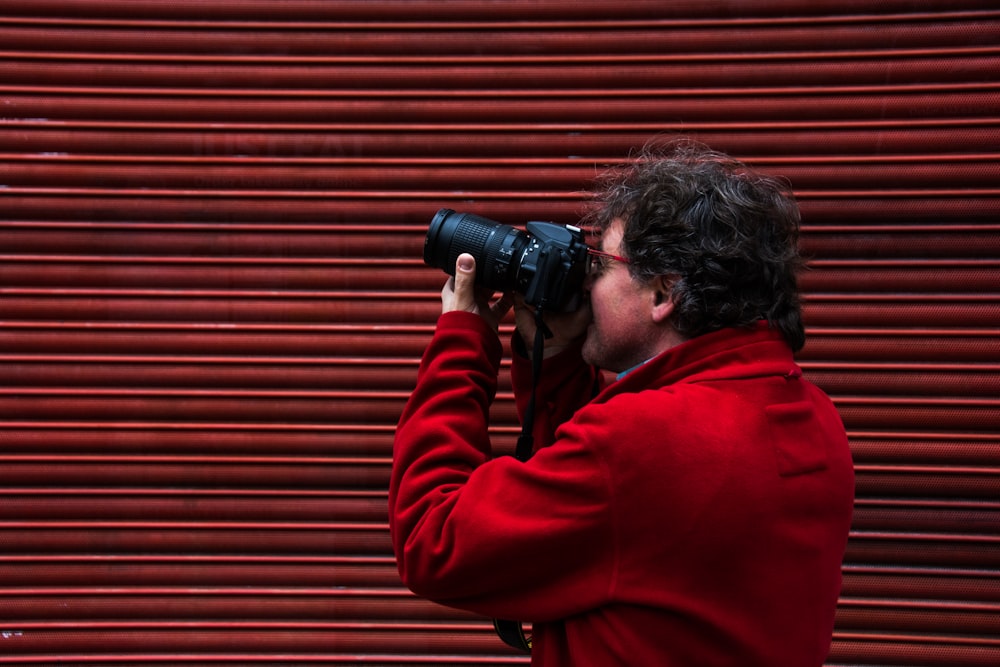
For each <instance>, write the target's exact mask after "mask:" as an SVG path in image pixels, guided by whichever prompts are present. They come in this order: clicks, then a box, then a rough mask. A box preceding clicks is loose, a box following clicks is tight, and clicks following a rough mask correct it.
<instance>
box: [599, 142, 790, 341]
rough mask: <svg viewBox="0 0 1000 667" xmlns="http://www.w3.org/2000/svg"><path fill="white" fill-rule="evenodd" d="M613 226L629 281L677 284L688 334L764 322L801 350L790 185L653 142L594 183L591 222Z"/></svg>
mask: <svg viewBox="0 0 1000 667" xmlns="http://www.w3.org/2000/svg"><path fill="white" fill-rule="evenodd" d="M616 219H621V220H622V221H623V223H624V234H623V237H622V242H621V248H620V250H621V253H622V254H623V255H624V256H625V257H627V258H628V259H629V261H630V264H629V271H630V273H631V274H632V277H633V278H634V279H636V280H643V281H648V280H651V279H653V278H655V277H658V276H667V277H669V278H670V279H671V280H672V281H673V283H672V284H673V291H672V299H673V302H674V307H675V310H674V314H673V320H672V322H673V325H674V327H675V328H676V329H677V331H678V333H680V335H681V336H683V337H685V338H687V339H690V338H694V337H695V336H699V335H701V334H705V333H709V332H711V331H716V330H719V329H722V328H726V327H750V326H752V325H753V324H754V323H755V322H757V321H758V320H761V319H765V320H767V322H768V323H769V325H770V326H771V327H772V328H776V329H778V330H779V331H780V332H781V333H782V335H783V336H784V337H785V340H786V341H787V342H788V344H789V346H791V348H792V350H793V351H798V350H799V349H801V348H802V346H803V344H804V343H805V329H804V327H803V324H802V311H801V305H800V302H799V295H798V284H797V273H798V271H799V269H800V268H801V267H802V264H803V262H802V260H801V258H800V255H799V249H798V234H799V219H800V216H799V209H798V205H797V204H796V203H795V200H794V199H793V197H792V194H791V191H790V187H789V186H788V184H787V183H785V182H783V181H781V180H778V179H776V178H772V177H770V176H766V175H764V174H760V173H758V172H755V171H753V170H752V169H750V168H749V167H748V166H747V165H745V164H744V163H742V162H740V161H739V160H736V159H734V158H732V157H730V156H728V155H725V154H723V153H719V152H716V151H713V150H711V149H709V148H708V147H707V146H704V145H703V144H700V143H698V142H695V141H692V140H688V139H680V140H673V141H670V142H668V143H665V144H660V145H657V144H649V145H647V146H646V147H645V148H644V149H643V150H642V152H641V154H640V155H638V156H637V158H636V159H634V160H630V161H629V162H627V163H625V164H623V165H621V166H618V167H613V168H611V169H610V170H608V171H607V172H606V173H605V174H604V175H603V176H601V177H600V178H599V179H598V181H597V187H596V188H595V193H594V208H593V209H592V210H591V211H590V213H588V215H587V222H588V223H589V224H591V225H592V226H593V227H594V228H595V230H596V231H599V232H603V231H604V230H606V229H607V228H608V227H609V226H610V225H611V224H612V223H613V222H614V221H615V220H616Z"/></svg>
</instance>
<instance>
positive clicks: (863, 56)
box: [0, 29, 1000, 92]
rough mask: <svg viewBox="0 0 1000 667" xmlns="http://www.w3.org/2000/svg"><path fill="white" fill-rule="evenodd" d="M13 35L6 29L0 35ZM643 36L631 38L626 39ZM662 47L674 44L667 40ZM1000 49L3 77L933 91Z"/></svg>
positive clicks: (101, 62)
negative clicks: (889, 86) (909, 87)
mask: <svg viewBox="0 0 1000 667" xmlns="http://www.w3.org/2000/svg"><path fill="white" fill-rule="evenodd" d="M2 33H3V30H2V29H0V35H2ZM631 37H637V38H639V37H641V36H640V35H635V34H632V35H627V36H624V38H631ZM660 39H669V37H667V36H665V35H663V34H662V33H660ZM998 62H1000V50H997V49H995V48H990V47H982V48H980V49H970V48H968V47H962V48H960V49H947V48H943V49H936V50H921V51H905V50H903V51H892V50H886V49H879V50H877V51H861V52H858V51H848V50H843V49H837V50H835V51H827V52H825V53H817V52H815V51H803V52H798V53H795V52H788V51H782V52H780V53H767V52H763V53H753V54H746V53H733V54H728V55H725V56H720V55H713V56H711V57H702V58H697V57H696V56H693V55H692V54H681V55H670V54H663V55H647V56H642V55H630V56H617V57H614V56H605V55H600V54H594V55H590V56H581V57H578V58H568V57H566V56H565V55H557V56H552V55H548V56H528V57H522V58H518V57H516V56H507V57H504V58H488V57H487V58H484V57H465V58H448V57H441V56H428V57H416V58H415V57H406V56H405V55H403V54H397V55H396V56H394V57H391V58H384V59H375V58H367V59H359V58H357V57H335V56H334V57H329V56H327V57H309V58H289V57H275V58H273V59H269V60H268V59H251V58H247V57H243V58H239V59H227V58H225V57H219V56H205V57H202V58H198V59H197V60H195V59H191V60H187V61H185V60H178V59H171V60H166V61H164V60H157V59H150V58H148V57H146V56H142V55H131V56H130V57H129V58H128V59H127V60H125V59H122V60H116V59H113V58H108V56H107V55H106V54H101V55H96V54H95V55H90V56H88V55H87V54H80V55H76V54H73V55H71V56H64V57H62V58H52V57H47V58H43V59H38V58H36V57H34V55H33V54H32V53H31V52H30V51H29V52H23V53H17V52H14V53H9V52H8V53H7V54H6V59H5V60H4V61H3V62H2V63H0V78H2V80H3V81H4V82H5V83H6V84H8V85H18V86H26V87H27V86H31V87H39V86H46V87H56V86H59V87H62V86H65V87H83V86H87V87H94V88H102V89H106V88H109V87H116V88H131V87H143V88H157V87H165V88H195V89H199V88H204V89H206V90H219V89H222V88H230V89H233V90H239V91H240V92H243V91H250V90H266V89H272V90H277V91H281V90H289V89H300V90H301V89H314V90H329V89H337V90H371V89H386V88H391V89H393V90H400V91H405V90H413V89H421V88H424V89H426V88H434V87H436V86H438V85H439V84H440V82H441V81H448V83H449V84H450V85H451V86H454V87H456V88H462V89H464V90H477V89H483V88H495V87H497V86H498V85H503V86H507V87H518V88H520V89H522V90H549V91H555V90H559V89H577V88H587V87H594V86H600V87H602V88H604V89H606V90H609V91H611V90H615V89H627V88H650V87H690V88H695V87H700V88H703V87H708V86H718V87H726V88H731V87H737V86H739V87H747V86H760V87H774V86H795V85H803V84H806V85H808V84H811V83H812V82H813V81H817V80H820V81H824V82H825V83H826V85H828V86H831V87H836V86H843V85H850V84H856V85H871V84H883V83H885V82H886V81H892V82H893V83H894V84H895V85H900V84H925V83H927V82H930V81H948V82H951V83H958V82H962V81H966V82H984V81H992V80H995V79H996V77H997V67H996V66H997V63H998Z"/></svg>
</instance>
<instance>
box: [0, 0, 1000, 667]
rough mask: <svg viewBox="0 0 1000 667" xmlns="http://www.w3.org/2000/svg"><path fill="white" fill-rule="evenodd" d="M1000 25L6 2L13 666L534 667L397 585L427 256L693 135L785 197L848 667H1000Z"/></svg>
mask: <svg viewBox="0 0 1000 667" xmlns="http://www.w3.org/2000/svg"><path fill="white" fill-rule="evenodd" d="M998 35H1000V10H998V9H997V7H996V4H995V2H992V1H975V0H952V1H950V2H923V1H919V0H909V1H904V0H883V1H881V2H860V1H854V2H851V1H844V0H840V1H838V2H826V1H823V2H806V1H805V0H797V1H793V0H753V1H748V2H742V3H730V2H713V1H711V0H709V1H706V2H698V3H664V2H658V1H657V2H649V1H645V0H638V1H635V2H627V3H611V2H597V1H593V0H579V1H576V2H529V1H528V0H511V1H510V2H492V3H491V2H482V1H481V0H476V1H472V0H435V1H433V2H424V1H423V0H416V1H413V2H402V1H387V0H374V1H371V2H364V3H360V2H319V1H310V0H291V1H288V2H274V1H273V0H267V1H260V0H245V1H243V2H232V1H230V2H226V1H223V0H204V1H202V0H199V1H194V0H172V1H161V0H136V1H125V0H102V1H101V2H93V1H73V0H61V1H59V0H37V1H36V0H33V1H30V2H29V1H28V0H22V1H0V362H2V363H0V493H2V495H3V502H2V503H0V664H3V665H7V664H24V665H28V664H39V663H46V662H56V661H59V660H63V661H69V662H73V663H74V664H123V663H156V662H158V663H163V664H223V663H225V664H344V663H354V662H366V663H367V664H386V665H389V664H392V665H401V664H435V665H440V664H470V665H471V664H479V665H485V664H490V665H500V664H510V663H521V662H524V660H523V658H520V657H517V656H515V655H512V654H511V652H510V651H508V650H507V649H506V648H505V647H504V646H503V645H502V644H501V643H500V642H499V640H497V639H496V638H495V636H494V635H493V633H492V629H491V628H490V626H489V623H488V622H486V621H483V620H482V619H478V618H474V617H470V616H468V615H466V614H462V613H459V612H454V611H450V610H447V609H444V608H441V607H438V606H435V605H433V604H430V603H427V602H424V601H422V600H419V599H417V598H415V597H413V596H412V595H411V594H409V593H408V592H407V591H406V590H405V589H403V588H402V587H401V586H400V584H399V582H398V579H397V577H396V574H395V568H394V564H393V560H392V556H391V549H390V546H389V539H388V530H387V525H386V514H385V495H386V486H387V479H388V471H389V467H390V456H391V441H392V435H393V427H394V424H395V421H396V419H397V417H398V414H399V412H400V410H401V409H402V405H403V402H404V400H405V399H406V397H407V396H408V393H409V389H410V388H411V387H412V384H413V381H414V374H415V369H416V365H417V361H418V358H419V356H420V353H421V351H422V349H423V346H424V344H425V342H426V340H427V338H428V336H429V334H430V331H431V330H432V327H433V324H434V321H435V318H436V315H437V312H438V309H439V303H438V292H439V290H440V286H441V283H442V280H443V274H442V273H441V272H440V271H438V270H436V269H429V268H426V267H424V266H423V265H422V262H421V246H422V240H423V235H424V232H425V231H426V228H427V224H428V223H429V221H430V218H431V216H432V215H433V213H434V211H436V210H437V209H438V208H440V207H442V206H448V207H451V208H455V209H459V210H468V211H474V212H477V213H480V214H483V215H487V216H489V217H491V218H494V219H496V220H500V221H503V222H507V223H510V224H520V223H522V222H524V221H526V220H528V219H540V220H555V221H558V222H573V221H575V219H576V215H577V213H578V212H579V211H580V209H581V204H582V196H581V194H580V193H581V190H583V189H584V188H585V187H586V186H587V183H588V181H589V179H590V178H591V177H592V176H593V175H594V174H595V173H596V172H597V171H599V170H600V168H601V167H602V166H603V165H606V164H609V163H611V162H614V161H616V160H619V159H621V158H622V157H624V156H625V155H626V154H627V153H628V151H629V150H630V149H632V148H634V147H636V146H638V145H641V144H642V143H644V142H645V141H646V140H647V139H649V138H650V137H651V136H653V135H656V134H660V133H673V132H684V133H690V134H694V135H695V136H697V137H699V138H701V139H703V140H704V141H706V142H708V143H709V144H711V145H712V146H713V147H716V148H718V149H721V150H725V151H729V152H732V153H734V154H736V155H738V156H740V157H742V158H744V159H746V160H748V161H750V162H752V163H755V164H757V165H759V166H760V167H762V168H764V169H766V170H768V171H772V172H774V173H778V174H782V175H784V176H786V177H788V178H789V179H790V180H791V182H792V184H793V187H794V189H795V191H796V195H797V197H798V198H799V200H800V202H801V206H802V209H803V217H804V221H803V244H804V248H805V250H806V252H807V253H808V254H810V255H811V256H812V257H813V261H812V269H811V271H810V272H809V273H808V274H807V275H806V276H805V277H804V280H803V288H804V292H805V309H806V317H807V325H808V333H809V342H808V343H807V345H806V348H805V349H804V350H803V352H802V354H801V355H800V359H801V363H802V364H803V366H804V368H805V369H806V372H807V373H808V374H809V376H811V377H812V378H813V379H814V380H816V381H817V382H818V383H819V384H820V385H822V386H823V387H824V388H825V389H826V390H827V391H828V392H829V393H830V394H831V395H832V396H833V397H834V400H835V401H836V403H837V406H838V408H839V409H840V411H841V414H842V415H843V417H844V420H845V423H846V425H847V428H848V430H849V433H850V438H851V444H852V447H853V451H854V455H855V460H856V464H857V474H858V499H857V509H856V518H855V524H854V529H853V533H852V537H851V543H850V546H849V549H848V554H847V558H846V562H845V565H844V574H845V580H844V590H843V597H842V600H841V604H840V609H839V613H838V622H837V631H836V636H835V638H834V642H833V648H832V653H831V656H830V660H829V664H830V665H913V666H917V665H920V666H923V665H928V666H930V665H942V666H948V667H952V666H958V665H983V666H985V665H996V664H1000V622H998V620H997V619H998V618H1000V500H998V499H1000V410H998V404H1000V400H998V396H1000V391H998V389H1000V382H998V377H1000V375H998V372H997V371H998V368H1000V350H998V347H1000V344H998V340H1000V338H998V333H1000V317H998V315H1000V308H998V303H1000V289H998V285H1000V281H998V271H997V269H998V266H1000V234H998V232H1000V216H998V214H1000V166H998V155H1000V113H998V109H1000V39H998ZM495 413H496V414H495V418H496V422H495V427H494V435H495V438H496V440H497V441H498V442H499V443H500V444H501V446H503V447H509V446H512V443H513V438H514V435H515V432H516V424H515V422H514V409H513V405H512V400H511V396H510V394H509V391H508V390H507V389H506V388H504V390H502V392H501V395H500V397H499V400H498V402H497V406H496V410H495ZM484 576H488V574H484ZM780 594H781V592H780V591H775V595H780Z"/></svg>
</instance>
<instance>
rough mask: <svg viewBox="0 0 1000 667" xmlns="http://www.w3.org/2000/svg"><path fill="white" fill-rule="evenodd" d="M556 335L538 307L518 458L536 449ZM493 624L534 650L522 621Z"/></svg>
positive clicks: (512, 642) (515, 643)
mask: <svg viewBox="0 0 1000 667" xmlns="http://www.w3.org/2000/svg"><path fill="white" fill-rule="evenodd" d="M551 337H552V331H551V330H549V328H548V327H547V326H546V325H545V322H544V321H543V319H542V310H541V309H540V308H539V309H536V310H535V342H534V345H533V347H532V351H531V396H530V397H529V398H528V405H527V407H526V408H525V409H524V419H522V420H521V435H520V436H518V438H517V447H516V448H515V450H514V458H516V459H517V460H518V461H522V462H523V461H527V460H528V459H530V458H531V455H532V453H533V451H534V449H535V437H534V436H533V435H532V431H533V430H534V425H535V401H536V394H538V379H539V377H541V375H542V358H543V357H544V356H545V339H546V338H551ZM493 628H494V629H495V630H496V633H497V635H498V636H499V637H500V639H502V640H503V642H504V643H505V644H507V646H511V647H513V648H516V649H518V650H519V651H524V652H525V653H531V637H530V636H529V635H526V634H525V633H524V627H523V626H522V625H521V621H508V620H504V619H499V618H496V619H493Z"/></svg>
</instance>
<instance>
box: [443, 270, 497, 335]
mask: <svg viewBox="0 0 1000 667" xmlns="http://www.w3.org/2000/svg"><path fill="white" fill-rule="evenodd" d="M491 298H493V291H492V290H489V289H485V288H481V287H478V286H477V285H476V258H475V257H473V256H472V255H470V254H469V253H467V252H463V253H462V254H461V255H459V256H458V259H457V260H456V261H455V276H454V277H453V278H449V279H448V282H447V283H445V285H444V288H443V289H442V290H441V312H442V313H448V312H451V311H453V310H463V311H465V312H468V313H476V314H478V315H479V316H481V317H482V318H483V319H484V320H486V323H487V324H489V325H490V327H492V329H493V330H494V331H497V329H498V328H499V326H500V320H502V319H503V317H504V315H506V314H507V312H508V311H509V310H510V308H511V305H513V301H512V300H511V298H510V297H509V295H507V294H504V295H503V296H501V297H500V298H499V299H498V300H497V301H495V302H494V303H493V304H492V305H491V304H490V299H491Z"/></svg>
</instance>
